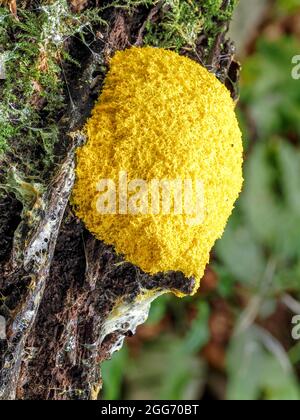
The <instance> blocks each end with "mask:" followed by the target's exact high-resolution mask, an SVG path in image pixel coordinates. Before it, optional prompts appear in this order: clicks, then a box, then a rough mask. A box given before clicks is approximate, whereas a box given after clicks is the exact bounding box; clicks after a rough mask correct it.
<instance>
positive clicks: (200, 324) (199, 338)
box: [183, 301, 210, 354]
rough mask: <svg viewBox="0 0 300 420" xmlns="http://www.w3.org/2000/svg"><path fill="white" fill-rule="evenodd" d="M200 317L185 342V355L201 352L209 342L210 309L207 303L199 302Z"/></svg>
mask: <svg viewBox="0 0 300 420" xmlns="http://www.w3.org/2000/svg"><path fill="white" fill-rule="evenodd" d="M197 308H198V315H197V317H196V319H195V320H194V321H193V322H192V325H191V327H190V329H189V331H188V333H187V335H186V337H185V339H184V342H183V353H184V354H186V353H188V354H194V353H197V352H199V351H200V350H201V349H202V348H203V347H204V346H205V345H206V344H207V343H208V341H209V338H210V330H209V325H208V322H209V316H210V307H209V304H208V303H207V302H203V301H201V302H198V304H197Z"/></svg>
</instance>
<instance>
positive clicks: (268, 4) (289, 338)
mask: <svg viewBox="0 0 300 420" xmlns="http://www.w3.org/2000/svg"><path fill="white" fill-rule="evenodd" d="M230 36H231V37H232V39H233V40H235V42H236V45H237V58H238V60H239V61H240V62H241V64H242V73H241V100H240V103H239V106H238V114H239V119H240V124H241V127H242V130H243V136H244V146H245V158H246V163H245V168H244V173H245V185H244V191H243V194H242V196H241V198H240V200H239V202H238V204H237V207H236V209H235V211H234V214H233V216H232V218H231V220H230V223H229V225H228V227H227V230H226V233H225V235H224V237H223V238H222V240H220V241H219V242H218V243H217V245H216V247H215V249H214V252H213V255H212V261H211V264H210V266H209V267H208V269H207V271H206V275H205V278H204V279H203V281H202V286H201V289H200V291H199V293H198V294H197V295H196V296H195V297H193V298H185V299H178V298H176V297H174V296H171V295H166V296H163V297H161V298H160V299H158V300H157V301H156V302H154V304H153V305H152V309H151V313H150V317H149V320H148V322H147V323H146V324H145V325H143V326H141V327H139V328H138V331H137V334H136V336H134V337H133V338H130V339H127V342H126V345H125V346H124V348H123V349H122V351H120V352H119V353H117V354H115V355H114V357H113V359H112V360H111V361H108V362H106V363H105V365H104V367H103V376H104V384H105V385H104V392H103V394H102V398H103V399H110V400H117V399H128V400H130V399H149V400H152V399H158V400H160V399H171V400H172V399H173V400H182V399H190V400H202V399H203V400H260V399H267V400H293V399H294V400H299V399H300V326H299V328H297V324H296V322H297V318H295V316H296V315H300V148H299V146H300V66H299V65H298V67H297V63H298V64H300V0H272V1H269V0H251V1H249V0H240V4H239V6H238V8H237V11H236V14H235V17H234V21H233V23H232V28H231V34H230ZM296 56H299V57H298V58H297V57H296ZM298 321H299V324H300V317H299V318H298ZM293 323H294V324H293ZM106 377H109V380H107V381H105V378H106Z"/></svg>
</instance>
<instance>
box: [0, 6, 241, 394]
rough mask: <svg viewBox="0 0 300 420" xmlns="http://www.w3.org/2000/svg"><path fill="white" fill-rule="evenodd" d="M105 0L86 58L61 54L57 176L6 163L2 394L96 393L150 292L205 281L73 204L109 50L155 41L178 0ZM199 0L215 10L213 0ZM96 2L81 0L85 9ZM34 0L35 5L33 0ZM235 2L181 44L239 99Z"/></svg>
mask: <svg viewBox="0 0 300 420" xmlns="http://www.w3.org/2000/svg"><path fill="white" fill-rule="evenodd" d="M12 3H13V2H10V4H12ZM99 3H104V6H107V7H105V8H104V9H103V10H101V11H99V13H101V14H102V15H101V16H103V20H105V21H106V24H104V23H101V22H99V23H94V24H93V32H94V34H95V36H93V38H92V39H91V42H90V43H89V44H88V43H87V42H86V41H82V40H80V39H79V37H71V38H70V39H67V40H65V42H64V47H65V48H66V49H67V50H68V51H69V52H70V54H71V55H72V57H75V59H76V60H77V61H78V62H79V66H75V65H73V64H72V63H71V64H70V63H68V62H64V61H63V58H62V59H61V58H60V60H61V62H60V65H61V69H62V72H61V77H62V78H64V80H65V84H66V86H68V92H67V93H66V98H69V99H66V102H68V109H67V110H65V111H64V113H63V114H61V112H60V113H59V114H58V115H57V121H58V122H57V124H58V127H59V139H60V142H59V144H58V145H57V146H56V156H58V158H57V163H56V165H55V167H54V168H53V170H52V172H51V179H50V180H48V182H45V188H43V189H40V188H39V186H38V185H36V184H34V183H33V182H31V181H30V179H27V178H26V180H25V179H20V178H19V174H18V172H17V171H16V170H15V168H17V165H18V164H17V163H16V166H15V167H14V169H13V170H10V171H9V172H8V171H7V173H10V176H12V177H13V180H14V181H13V184H12V183H7V185H8V188H7V189H8V192H7V194H4V195H2V196H1V197H0V200H1V201H0V233H1V237H0V263H1V268H0V292H1V295H0V298H1V300H0V399H45V400H61V399H63V400H69V399H83V400H86V399H96V398H97V397H98V395H99V392H100V390H101V385H102V382H101V374H100V367H101V363H102V362H103V361H104V360H106V359H108V358H110V357H111V355H112V353H113V352H114V351H116V350H118V349H120V347H121V346H122V343H123V341H124V338H125V337H126V336H131V335H132V334H134V332H135V329H136V326H137V325H139V324H141V323H143V322H144V321H145V320H146V318H147V315H148V311H149V308H150V304H151V301H153V300H154V299H155V298H156V297H158V296H159V295H161V294H163V293H166V292H169V291H180V292H183V293H184V294H189V293H191V291H192V289H193V283H194V280H193V279H186V278H185V277H184V276H183V275H182V273H175V272H172V273H167V274H161V275H157V276H150V275H147V274H145V273H143V272H142V271H141V270H140V269H139V268H138V267H136V266H134V265H132V264H129V263H127V262H125V261H123V259H122V257H121V256H118V255H116V253H115V252H114V250H113V248H112V247H111V246H107V245H106V244H104V243H102V242H100V241H98V240H96V239H95V238H94V237H93V236H92V235H91V234H90V233H89V232H88V231H87V230H86V229H85V228H84V226H83V224H82V223H81V222H80V221H79V220H78V219H77V218H76V217H75V215H74V213H73V212H72V207H71V206H70V204H69V198H70V194H71V190H72V186H73V182H74V166H75V162H74V151H75V149H76V147H77V146H78V144H81V143H82V142H83V141H84V140H85V139H84V136H83V135H82V134H80V132H78V131H76V130H78V129H80V128H81V127H82V125H83V123H84V121H85V120H86V118H87V116H88V115H89V113H90V110H91V108H92V106H93V103H94V101H95V99H96V98H97V96H98V94H99V91H100V89H101V84H102V82H103V79H104V76H105V72H106V71H107V67H108V62H109V58H110V57H111V56H112V55H113V54H114V52H115V51H116V50H119V49H124V48H128V47H130V46H132V45H138V46H142V45H144V43H145V36H146V35H147V38H146V39H147V42H151V41H149V39H150V38H149V29H148V28H149V25H150V24H151V25H152V26H153V27H154V28H158V27H159V25H160V23H162V22H164V21H165V19H166V18H167V16H168V14H169V13H170V10H171V9H172V7H173V6H172V5H171V2H168V1H152V2H151V1H141V2H130V0H128V1H120V2H119V3H120V4H122V5H124V4H126V7H117V6H116V5H114V6H111V5H110V3H112V2H109V1H106V2H99ZM129 3H135V4H138V5H134V6H128V4H129ZM194 3H195V4H198V3H199V4H200V5H201V6H200V9H199V13H200V10H201V11H202V13H203V16H206V15H205V13H204V12H203V9H202V4H203V3H204V4H205V3H206V2H205V1H199V2H196V1H195V2H194ZM207 3H208V2H207ZM216 3H218V2H217V1H216ZM86 6H87V2H85V1H75V0H73V1H72V2H71V7H72V9H73V11H75V12H79V13H80V12H81V9H83V8H84V7H86ZM101 6H102V7H103V4H101ZM109 6H110V7H109ZM127 6H128V7H127ZM24 7H27V8H29V9H30V7H31V6H30V2H27V3H26V4H25V6H24ZM89 7H90V10H94V11H95V10H98V9H97V7H96V6H95V5H91V4H90V5H89ZM229 7H230V10H231V9H232V2H231V1H223V3H222V6H221V9H220V11H219V14H220V16H221V15H222V16H223V17H222V19H218V17H217V16H214V17H213V18H212V22H211V23H212V25H213V26H212V27H210V28H212V29H204V26H203V25H202V27H201V28H199V33H198V34H197V39H196V40H195V43H194V46H193V47H190V46H189V45H187V46H180V48H179V52H180V53H181V54H185V55H189V56H190V57H191V58H192V59H194V60H196V61H198V62H199V63H201V64H204V65H205V66H207V68H208V69H209V70H210V71H212V72H214V73H215V74H216V75H217V76H218V77H219V78H220V79H221V81H222V82H223V83H225V84H226V85H227V86H228V88H229V89H230V91H231V92H232V95H233V97H235V98H236V97H237V90H236V86H237V79H238V70H239V66H238V64H237V63H235V62H234V60H233V54H234V48H233V45H232V43H231V42H230V41H228V40H227V39H226V32H227V27H228V21H229V20H230V14H229V13H228V16H227V17H226V19H225V18H224V14H225V13H226V11H227V10H228V8H229ZM161 30H162V31H163V29H161ZM88 37H89V35H88V36H87V39H89V38H88ZM161 43H162V46H164V44H163V41H161ZM158 45H161V44H160V41H159V42H158ZM1 86H2V85H0V89H1ZM41 112H43V109H41ZM12 160H13V158H10V162H11V161H12ZM41 164H42V163H41ZM1 170H2V169H0V171H1ZM3 172H4V170H3ZM7 173H6V174H3V177H4V176H5V177H7V176H8V175H7ZM12 185H13V186H12ZM9 186H10V187H11V188H9ZM25 190H26V191H27V192H28V191H29V193H28V194H29V196H30V200H28V199H26V197H25V192H24V191H25ZM20 191H21V196H20V194H19V193H18V192H20ZM27 198H28V197H27Z"/></svg>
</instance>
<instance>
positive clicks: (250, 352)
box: [227, 327, 300, 400]
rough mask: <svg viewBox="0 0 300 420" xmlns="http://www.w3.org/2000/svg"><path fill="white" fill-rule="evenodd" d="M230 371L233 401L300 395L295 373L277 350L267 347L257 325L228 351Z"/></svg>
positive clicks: (234, 341)
mask: <svg viewBox="0 0 300 420" xmlns="http://www.w3.org/2000/svg"><path fill="white" fill-rule="evenodd" d="M273 345H274V344H273ZM227 371H228V376H229V381H228V388H227V399H229V400H257V399H265V400H299V398H300V393H299V386H298V383H297V380H296V376H295V373H294V372H293V370H292V369H289V368H287V367H286V366H285V365H283V363H282V360H280V358H279V357H277V354H276V351H274V353H270V352H269V351H268V350H267V348H266V347H265V343H264V341H263V339H262V334H261V333H258V331H257V328H256V327H250V328H249V329H247V330H246V331H244V332H243V333H241V334H238V335H236V336H234V337H233V339H232V341H231V344H230V347H229V350H228V354H227Z"/></svg>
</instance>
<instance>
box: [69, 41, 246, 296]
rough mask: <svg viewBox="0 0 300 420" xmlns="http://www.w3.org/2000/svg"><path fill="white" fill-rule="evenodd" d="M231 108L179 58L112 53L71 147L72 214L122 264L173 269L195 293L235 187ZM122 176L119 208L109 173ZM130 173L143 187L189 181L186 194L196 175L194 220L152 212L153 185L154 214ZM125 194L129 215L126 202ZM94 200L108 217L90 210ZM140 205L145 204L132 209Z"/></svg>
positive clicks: (238, 158) (236, 147) (142, 51)
mask: <svg viewBox="0 0 300 420" xmlns="http://www.w3.org/2000/svg"><path fill="white" fill-rule="evenodd" d="M234 108H235V104H234V102H233V100H232V99H231V97H230V94H229V91H228V90H227V89H226V87H225V86H223V85H222V84H221V83H220V82H219V81H218V80H217V78H216V77H215V76H214V75H212V74H210V73H209V72H208V71H207V70H206V69H205V68H204V67H202V66H200V65H199V64H197V63H196V62H194V61H192V60H190V59H188V58H186V57H183V56H180V55H178V54H177V53H174V52H171V51H167V50H163V49H157V48H151V47H144V48H131V49H128V50H126V51H122V52H117V53H116V54H115V56H114V57H113V59H112V60H111V63H110V70H109V72H108V74H107V77H106V80H105V85H104V89H103V92H102V94H101V96H100V98H99V101H98V103H97V104H96V106H95V107H94V109H93V113H92V117H91V118H90V119H89V120H88V122H87V126H86V129H87V137H88V140H87V144H86V145H85V146H83V147H82V148H80V149H79V150H78V152H77V168H76V175H77V180H76V184H75V187H74V192H73V202H74V204H75V209H76V213H77V215H78V216H79V217H80V218H81V219H82V220H83V221H84V223H85V225H86V227H87V228H88V229H89V230H90V231H91V232H92V233H93V234H94V235H95V236H96V237H97V238H99V239H101V240H103V241H105V242H106V243H107V244H112V245H114V246H115V249H116V251H117V252H118V253H120V254H124V255H125V258H126V260H127V261H130V262H132V263H134V264H136V265H137V266H139V267H140V268H141V269H142V270H144V271H145V272H148V273H151V274H155V273H158V272H166V271H170V270H175V271H182V272H183V273H184V274H185V275H186V276H188V277H189V276H195V278H196V283H197V284H196V287H195V290H196V289H197V287H198V286H199V281H200V279H201V277H202V276H203V274H204V269H205V266H206V264H207V263H208V261H209V254H210V251H211V248H212V247H213V245H214V243H215V241H216V240H217V239H218V238H220V237H221V235H222V233H223V231H224V228H225V225H226V223H227V220H228V218H229V216H230V214H231V212H232V210H233V206H234V203H235V201H236V199H237V197H238V195H239V193H240V191H241V187H242V153H243V151H242V141H241V132H240V130H239V127H238V123H237V119H236V116H235V110H234ZM125 172H126V173H127V183H125V192H126V186H127V187H128V196H127V199H126V200H128V201H127V202H126V201H125V204H124V201H122V202H121V201H120V197H121V195H120V194H123V195H122V197H123V198H122V200H124V184H123V187H120V182H119V181H120V179H119V178H120V174H122V173H123V176H124V173H125ZM103 179H110V180H111V181H110V183H109V184H107V185H106V187H105V188H104V187H103V185H104V184H99V182H100V180H103ZM136 179H139V180H144V181H147V182H148V184H147V185H152V184H151V182H153V180H182V181H183V180H192V182H193V184H192V186H194V190H193V191H196V181H197V180H200V181H201V182H202V183H203V187H204V190H203V192H204V196H203V198H204V215H203V216H204V219H203V221H202V223H201V224H195V225H193V224H191V223H187V221H188V219H189V216H188V214H187V213H186V212H181V213H183V214H177V213H180V212H179V211H178V208H176V209H177V210H176V211H175V204H172V209H173V210H174V211H171V212H170V211H169V213H168V212H167V211H166V209H165V208H162V206H160V204H161V203H162V194H163V193H162V192H161V191H162V190H163V189H161V190H159V191H160V192H161V196H160V199H159V203H158V211H157V206H156V207H155V206H154V207H152V203H153V202H154V198H153V196H152V195H150V194H149V191H152V190H148V195H145V194H146V193H145V190H144V189H142V187H141V186H140V188H137V186H136V185H135V184H128V183H130V182H131V181H134V180H136ZM123 181H124V178H123ZM113 182H114V184H113ZM114 185H115V194H114V189H113V186H114ZM134 185H135V187H134ZM182 185H185V184H184V182H183V183H182ZM122 188H123V189H122ZM141 192H143V194H142V195H141ZM109 194H110V195H109ZM125 195H126V194H125ZM104 196H105V200H104ZM101 197H102V198H101ZM145 197H146V198H145ZM156 197H157V196H156ZM194 197H195V196H194ZM134 198H135V202H134V201H133V203H135V207H134V206H133V208H135V209H138V210H136V214H132V211H131V212H129V211H128V207H126V206H127V205H128V206H129V203H130V200H131V199H132V200H133V199H134ZM137 198H139V200H138V199H137ZM99 199H100V200H101V199H102V201H103V200H104V201H103V203H102V204H105V205H107V213H108V214H103V211H102V214H101V213H100V212H99V207H97V205H98V203H99ZM114 200H115V202H114ZM184 200H185V198H184ZM195 200H196V199H195ZM184 203H185V201H184ZM195 203H196V201H195ZM131 205H132V203H131ZM142 205H144V206H145V205H148V206H149V208H150V210H149V211H148V212H145V211H143V214H141V211H140V212H139V209H140V210H141V209H144V210H145V207H142ZM130 208H132V207H130ZM154 208H155V209H156V210H153V209H154ZM200 208H201V207H199V209H200ZM195 209H197V207H195ZM199 209H198V210H197V211H199ZM126 210H127V213H128V214H124V213H126ZM109 212H110V213H112V212H115V214H109ZM120 213H122V214H120ZM155 213H158V214H155Z"/></svg>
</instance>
